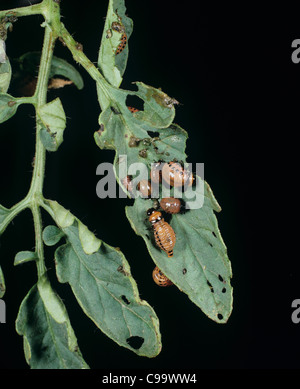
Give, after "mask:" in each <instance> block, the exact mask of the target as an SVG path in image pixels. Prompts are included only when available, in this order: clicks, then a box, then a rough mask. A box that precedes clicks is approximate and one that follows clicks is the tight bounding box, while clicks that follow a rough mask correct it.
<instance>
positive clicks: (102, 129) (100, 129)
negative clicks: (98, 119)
mask: <svg viewBox="0 0 300 389" xmlns="http://www.w3.org/2000/svg"><path fill="white" fill-rule="evenodd" d="M103 131H104V125H103V124H102V123H101V124H100V128H99V130H98V131H97V132H98V134H99V135H101V134H102V132H103Z"/></svg>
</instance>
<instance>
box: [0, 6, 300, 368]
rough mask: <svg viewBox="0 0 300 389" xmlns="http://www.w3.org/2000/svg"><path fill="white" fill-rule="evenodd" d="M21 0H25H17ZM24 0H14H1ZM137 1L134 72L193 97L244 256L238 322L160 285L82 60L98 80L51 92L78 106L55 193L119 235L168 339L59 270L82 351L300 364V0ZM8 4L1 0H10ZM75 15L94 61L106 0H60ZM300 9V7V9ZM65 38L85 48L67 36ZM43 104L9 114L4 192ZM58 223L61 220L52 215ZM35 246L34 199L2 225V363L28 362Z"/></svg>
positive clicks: (19, 192) (225, 212)
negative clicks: (30, 257)
mask: <svg viewBox="0 0 300 389" xmlns="http://www.w3.org/2000/svg"><path fill="white" fill-rule="evenodd" d="M12 3H14V4H12ZM21 3H22V4H23V5H25V4H27V2H26V1H23V2H12V1H3V0H2V1H1V8H2V9H5V8H10V7H12V6H13V5H16V4H21ZM191 3H192V4H190V3H188V2H179V1H178V2H170V1H149V0H144V1H142V2H141V1H133V0H131V1H127V2H126V5H127V13H128V15H129V16H130V17H131V18H132V19H133V21H134V31H133V34H132V36H131V38H130V41H129V60H128V65H127V70H126V72H125V75H124V81H123V84H122V87H123V88H125V89H126V88H128V89H130V88H132V85H131V82H133V81H143V82H145V83H146V84H149V85H152V86H154V87H161V88H162V89H163V91H165V92H166V93H167V94H168V95H170V96H172V97H175V98H176V99H177V100H179V101H180V103H181V104H180V105H179V106H178V107H177V108H176V117H175V122H176V123H178V124H179V125H180V126H182V127H183V128H184V129H186V130H187V131H188V133H189V140H188V142H187V154H188V161H189V162H192V163H197V162H204V164H205V179H206V181H207V182H208V183H209V184H210V186H211V188H212V190H213V192H214V194H215V196H216V198H217V200H218V202H219V203H220V205H221V207H222V212H221V213H220V214H218V215H217V218H218V222H219V227H220V231H221V234H222V236H223V239H224V241H225V244H226V246H227V248H228V255H229V258H230V260H231V263H232V269H233V280H232V285H233V287H234V307H233V313H232V315H231V317H230V318H229V321H228V323H227V324H225V325H221V324H217V323H214V322H213V321H211V320H210V319H208V318H207V317H206V316H205V315H204V314H203V313H202V312H201V310H200V309H199V308H197V307H196V306H195V305H194V304H193V303H192V302H191V301H190V300H189V299H188V297H187V296H186V295H185V294H183V293H181V292H180V291H179V290H178V289H177V288H158V287H157V286H156V285H155V284H154V283H153V281H152V278H151V272H152V269H153V262H152V260H151V258H150V256H149V254H148V252H147V250H146V247H145V245H144V243H143V241H142V239H141V238H140V237H137V236H136V235H135V234H134V232H133V231H132V230H131V228H130V225H129V223H128V221H127V219H126V217H125V213H124V206H125V205H126V204H130V200H127V199H119V200H114V199H105V200H100V199H98V198H97V196H96V190H95V188H96V184H97V181H98V180H99V177H97V176H96V167H97V166H98V164H99V163H101V162H112V160H113V152H111V151H101V150H100V149H98V148H97V146H96V144H95V142H94V139H93V133H94V131H95V130H97V129H98V115H99V113H100V110H99V106H98V102H97V95H96V91H95V85H94V82H93V80H91V79H90V77H89V76H88V74H87V73H86V72H85V71H84V69H82V68H80V67H78V69H79V70H80V71H81V74H82V76H83V78H84V81H85V88H84V89H83V90H82V91H78V90H77V89H76V88H75V87H74V86H69V87H65V88H64V89H63V90H58V91H55V92H53V91H51V92H49V95H48V99H49V100H50V99H53V98H54V97H56V96H59V97H60V98H61V100H62V103H63V106H64V109H65V112H66V115H67V117H68V122H67V129H66V131H65V135H64V142H63V144H62V145H61V146H60V148H59V150H58V151H57V152H56V153H48V154H47V166H46V178H45V187H44V194H45V197H46V198H51V199H55V200H57V201H59V202H60V203H61V204H62V205H63V206H64V207H65V208H67V209H70V210H71V212H72V213H74V214H75V215H76V216H77V217H78V218H79V219H81V220H82V221H83V222H84V223H85V224H86V225H87V226H88V227H89V229H90V230H92V231H95V232H96V234H97V236H98V237H100V238H101V239H103V240H104V241H105V242H107V243H109V244H110V245H112V246H118V247H120V248H121V250H122V251H123V253H124V254H125V256H126V258H127V259H128V261H129V263H130V266H131V270H132V274H133V276H134V278H135V279H136V281H137V284H138V288H139V291H140V296H141V298H142V299H145V300H146V301H148V302H149V303H150V304H151V305H152V306H153V308H154V309H155V311H156V313H157V315H158V317H159V319H160V330H161V334H162V344H163V348H162V351H161V353H160V354H159V355H158V356H157V357H156V358H154V359H148V358H145V357H138V356H136V355H135V354H134V353H132V352H131V351H129V350H127V349H124V348H121V347H119V346H118V345H117V344H115V343H114V342H113V341H112V340H110V339H109V338H107V337H106V336H105V335H104V334H102V333H101V332H100V331H99V330H98V329H97V328H96V327H95V326H94V324H93V323H92V322H91V321H90V320H89V319H88V318H86V317H85V315H84V314H83V313H82V311H81V309H80V308H79V307H78V305H77V303H76V301H75V299H74V297H73V296H72V293H71V292H70V290H69V287H68V285H62V284H59V283H58V281H57V280H56V276H55V269H54V263H53V259H52V258H53V251H52V250H49V253H48V251H47V267H48V269H49V272H48V273H49V277H50V279H51V283H52V285H53V287H54V288H55V290H56V291H57V292H58V293H59V295H60V296H61V297H62V298H63V300H64V303H65V305H66V307H67V310H68V313H69V316H70V320H71V323H72V326H73V328H74V330H75V333H76V336H77V338H78V343H79V347H80V349H81V351H82V353H83V356H84V358H85V360H86V361H87V363H88V364H89V365H90V367H91V368H92V369H116V368H125V369H133V368H144V369H158V368H161V369H171V368H176V369H177V368H178V369H188V368H190V369H194V370H195V371H197V370H200V371H201V370H202V369H226V370H229V369H290V368H292V369H298V368H299V363H300V353H299V347H300V324H298V325H297V324H294V323H293V322H292V320H291V313H292V308H291V303H292V301H293V300H294V299H296V298H300V272H299V270H300V269H299V254H298V241H297V240H298V239H297V238H298V236H297V235H298V225H297V214H296V211H297V209H298V199H297V194H298V187H297V181H298V175H297V172H296V170H295V168H297V165H296V163H297V155H298V152H297V149H298V147H297V144H298V139H297V137H296V135H297V132H298V130H299V121H298V110H299V94H298V90H299V86H300V64H298V65H297V64H294V63H293V62H292V60H291V54H292V51H293V49H292V48H291V43H292V41H293V40H294V39H299V38H300V25H299V20H298V19H297V12H298V11H299V10H297V9H295V8H294V7H293V6H291V5H288V4H287V3H285V4H286V5H285V6H284V7H283V6H282V4H281V6H280V8H279V7H278V8H277V7H276V6H275V5H274V4H273V5H272V6H270V7H265V8H263V7H262V6H261V5H253V3H249V4H247V3H245V2H243V3H239V4H233V3H231V4H230V5H228V4H226V6H224V5H223V6H220V5H219V4H216V3H214V4H212V3H210V4H211V6H208V5H207V4H204V2H191ZM2 4H3V5H2ZM61 7H62V15H63V16H64V18H63V22H64V24H65V25H66V27H67V29H68V30H69V31H70V32H71V33H72V34H74V38H75V39H76V40H77V41H79V42H81V43H82V44H83V50H84V52H85V53H86V54H87V56H88V57H89V58H90V59H91V60H92V61H97V55H98V48H99V42H100V39H101V34H102V29H103V26H104V17H105V14H106V8H107V2H106V1H85V2H83V1H82V2H80V1H78V2H74V1H67V0H65V1H62V4H61ZM298 15H299V13H298ZM41 22H42V18H40V17H37V16H32V17H27V18H22V19H19V21H18V22H17V23H15V25H14V29H13V32H12V33H10V34H9V37H8V39H7V42H6V43H7V54H8V56H9V57H11V58H13V57H18V56H19V55H21V54H23V53H25V52H27V51H32V50H40V48H41V44H42V37H43V34H42V29H41V28H40V24H41ZM55 54H56V55H58V56H62V57H64V58H65V59H67V60H70V62H71V63H73V62H72V58H71V55H70V54H69V52H68V50H67V49H66V48H64V47H63V46H62V45H61V43H60V42H58V43H57V47H56V49H55ZM33 156H34V111H33V109H32V108H31V107H30V106H27V105H26V106H21V107H20V108H19V109H18V112H17V114H16V115H15V116H14V117H13V118H12V119H10V120H9V121H7V122H6V123H4V124H2V125H1V131H0V169H1V175H0V177H1V179H0V203H1V204H2V205H3V206H6V207H10V206H12V205H13V204H15V203H16V202H17V201H19V200H20V199H21V198H23V197H24V196H25V195H26V193H27V190H28V188H29V185H30V179H31V172H32V167H31V161H32V158H33ZM44 220H45V224H46V223H47V221H49V219H48V217H47V215H44ZM33 247H34V235H33V231H32V217H31V214H30V213H29V212H27V211H26V212H24V213H22V214H21V215H19V216H18V217H17V219H15V221H14V223H13V224H12V225H10V226H9V227H8V229H7V230H6V232H5V233H4V235H3V236H2V237H1V249H0V250H1V251H0V256H1V266H2V268H3V270H4V274H5V278H6V284H7V292H6V294H5V296H4V297H3V299H4V300H5V302H6V307H7V323H6V324H1V325H0V366H1V367H2V368H3V369H16V368H17V369H18V368H21V369H22V368H25V369H27V368H28V367H27V364H26V362H25V359H24V355H23V351H22V338H21V337H20V336H19V335H17V334H16V332H15V328H14V326H15V318H16V316H17V312H18V308H19V305H20V303H21V301H22V299H23V298H24V296H25V294H26V293H27V292H28V290H29V289H30V288H31V286H32V285H33V284H34V283H35V281H36V270H35V267H34V265H33V264H30V263H29V264H25V265H22V266H18V267H16V268H14V267H13V259H14V256H15V254H16V253H17V252H18V251H21V250H31V249H32V248H33Z"/></svg>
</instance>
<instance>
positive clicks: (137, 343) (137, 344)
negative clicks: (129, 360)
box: [126, 336, 144, 350]
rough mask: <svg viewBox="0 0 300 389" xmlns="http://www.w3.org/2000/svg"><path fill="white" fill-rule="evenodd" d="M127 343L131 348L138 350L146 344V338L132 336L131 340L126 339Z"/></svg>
mask: <svg viewBox="0 0 300 389" xmlns="http://www.w3.org/2000/svg"><path fill="white" fill-rule="evenodd" d="M126 342H127V343H128V344H129V346H130V347H132V348H134V349H135V350H138V349H139V348H141V346H142V344H143V343H144V338H142V337H141V336H130V338H127V339H126Z"/></svg>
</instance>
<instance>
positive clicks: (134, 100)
mask: <svg viewBox="0 0 300 389" xmlns="http://www.w3.org/2000/svg"><path fill="white" fill-rule="evenodd" d="M126 105H127V107H132V108H136V109H138V110H139V111H142V110H143V109H144V101H143V100H142V99H141V98H140V97H138V96H136V95H127V98H126Z"/></svg>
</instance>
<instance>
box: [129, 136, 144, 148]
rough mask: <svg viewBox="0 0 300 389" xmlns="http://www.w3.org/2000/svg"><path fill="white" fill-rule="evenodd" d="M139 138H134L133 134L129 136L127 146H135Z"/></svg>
mask: <svg viewBox="0 0 300 389" xmlns="http://www.w3.org/2000/svg"><path fill="white" fill-rule="evenodd" d="M140 141H141V140H140V139H139V138H136V137H135V136H131V137H130V139H129V142H128V146H129V147H137V146H138V145H139V143H140Z"/></svg>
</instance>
